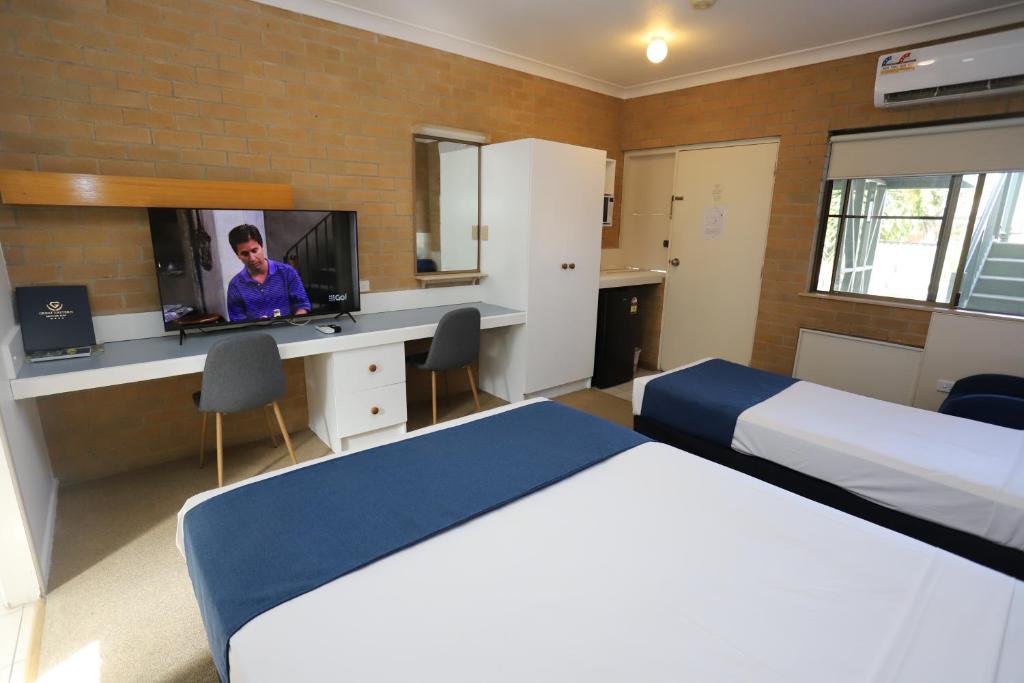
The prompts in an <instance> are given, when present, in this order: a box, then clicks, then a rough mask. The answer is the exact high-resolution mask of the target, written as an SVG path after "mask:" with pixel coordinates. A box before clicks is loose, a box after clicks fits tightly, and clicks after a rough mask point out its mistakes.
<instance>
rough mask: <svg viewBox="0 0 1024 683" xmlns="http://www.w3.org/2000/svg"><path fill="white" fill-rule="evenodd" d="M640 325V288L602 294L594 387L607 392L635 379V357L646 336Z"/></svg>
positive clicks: (598, 310)
mask: <svg viewBox="0 0 1024 683" xmlns="http://www.w3.org/2000/svg"><path fill="white" fill-rule="evenodd" d="M640 321H641V318H640V288H639V287H615V288H613V289H602V290H601V293H600V294H599V295H598V299H597V340H596V345H595V348H594V378H593V379H592V380H591V385H592V386H594V387H597V388H598V389H605V388H607V387H613V386H615V385H617V384H623V383H625V382H629V381H630V380H632V379H633V364H634V357H635V353H636V350H637V349H638V348H639V347H640V339H641V336H642V334H643V328H642V326H641V322H640Z"/></svg>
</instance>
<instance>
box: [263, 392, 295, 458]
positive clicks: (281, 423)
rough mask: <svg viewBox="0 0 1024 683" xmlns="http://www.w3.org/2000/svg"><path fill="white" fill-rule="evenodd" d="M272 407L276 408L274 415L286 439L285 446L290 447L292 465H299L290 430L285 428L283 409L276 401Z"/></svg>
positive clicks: (289, 453)
mask: <svg viewBox="0 0 1024 683" xmlns="http://www.w3.org/2000/svg"><path fill="white" fill-rule="evenodd" d="M270 405H272V406H274V415H276V416H277V426H278V427H280V428H281V436H282V437H284V445H285V446H287V447H288V455H290V456H292V464H293V465H298V464H299V461H298V460H296V459H295V451H293V450H292V440H291V439H290V438H288V429H287V428H286V427H285V426H284V417H283V416H282V415H281V407H280V406H279V405H277V401H274V402H273V403H271V404H270Z"/></svg>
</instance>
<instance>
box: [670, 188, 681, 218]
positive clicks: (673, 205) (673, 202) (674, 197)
mask: <svg viewBox="0 0 1024 683" xmlns="http://www.w3.org/2000/svg"><path fill="white" fill-rule="evenodd" d="M681 201H683V195H681V194H674V195H672V199H671V200H670V201H669V203H668V219H669V220H672V214H673V213H674V212H675V210H676V202H681Z"/></svg>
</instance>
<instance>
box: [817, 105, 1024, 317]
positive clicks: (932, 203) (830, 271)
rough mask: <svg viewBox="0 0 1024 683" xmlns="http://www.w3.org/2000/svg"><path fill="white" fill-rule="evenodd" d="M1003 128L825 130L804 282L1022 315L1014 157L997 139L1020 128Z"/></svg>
mask: <svg viewBox="0 0 1024 683" xmlns="http://www.w3.org/2000/svg"><path fill="white" fill-rule="evenodd" d="M1003 126H1004V127H1003V128H995V129H993V128H992V127H991V126H990V127H984V128H982V129H981V130H977V129H973V128H967V133H964V129H963V128H962V127H954V126H947V127H942V128H943V130H941V131H938V132H937V133H936V132H934V131H932V130H929V131H928V132H927V133H925V134H922V133H916V134H913V135H908V134H906V133H905V132H904V135H903V136H899V135H896V132H893V133H886V134H882V135H871V134H869V135H864V136H837V137H836V138H833V140H832V154H831V157H830V161H829V174H828V175H829V179H828V181H827V182H826V184H825V195H824V198H823V200H822V216H821V224H820V226H819V233H818V241H817V251H816V261H815V267H816V268H815V274H814V279H813V283H814V284H813V287H814V289H815V290H816V291H818V292H825V293H830V294H836V295H840V296H856V297H867V298H878V299H882V300H894V301H904V302H920V303H927V304H931V305H935V306H945V307H950V308H963V309H970V310H976V311H989V312H995V313H1006V314H1011V315H1020V316H1024V191H1022V181H1024V170H1021V169H1024V157H1022V156H1020V154H1019V151H1018V150H1017V149H1016V146H1017V145H1019V143H1018V142H1016V141H1014V142H1012V143H1010V144H1009V151H1007V149H1008V148H1007V146H1006V145H1005V144H1002V143H1001V142H1000V141H999V134H1002V133H1007V132H1009V133H1013V134H1019V133H1021V132H1024V128H1021V127H1019V126H1017V127H1014V126H1007V125H1006V124H1003ZM951 129H952V131H953V135H952V137H950V135H949V133H950V130H951ZM964 135H969V136H973V137H963V136H964ZM957 136H961V137H959V138H957ZM984 136H988V137H989V138H991V140H987V139H986V137H984ZM951 142H952V143H956V144H954V146H953V147H951V148H949V149H946V150H945V151H943V150H944V147H943V145H942V143H951ZM837 143H838V144H837ZM937 147H938V149H937ZM979 149H980V150H981V152H983V153H985V154H988V157H986V158H984V159H971V158H970V157H971V155H972V153H975V152H977V151H978V150H979ZM1000 154H1002V155H1003V156H1005V157H1011V159H1010V160H1007V159H999V158H997V157H998V156H999V155H1000ZM958 157H964V158H958ZM1014 164H1015V165H1014ZM957 165H959V166H960V167H961V168H959V169H956V170H957V172H950V171H951V170H953V169H954V168H955V167H956V166H957ZM924 167H928V168H931V169H935V170H936V172H935V173H922V172H920V171H921V170H922V169H923V168H924ZM986 167H987V168H989V169H991V168H997V169H1001V170H998V171H987V172H966V171H965V170H964V169H972V168H974V169H977V168H986ZM872 170H882V171H889V172H883V173H878V174H872V173H869V172H868V171H872ZM891 171H899V172H898V173H892V172H891ZM938 171H942V172H938Z"/></svg>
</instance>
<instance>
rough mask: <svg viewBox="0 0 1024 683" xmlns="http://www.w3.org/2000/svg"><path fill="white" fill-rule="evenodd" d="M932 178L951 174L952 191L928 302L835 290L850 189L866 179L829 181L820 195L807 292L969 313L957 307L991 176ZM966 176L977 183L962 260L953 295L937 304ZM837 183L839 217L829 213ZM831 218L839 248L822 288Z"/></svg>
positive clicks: (954, 174) (935, 218)
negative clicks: (835, 221)
mask: <svg viewBox="0 0 1024 683" xmlns="http://www.w3.org/2000/svg"><path fill="white" fill-rule="evenodd" d="M930 175H940V176H941V175H949V176H950V182H949V192H948V194H947V196H946V205H945V208H944V210H943V214H942V216H941V223H940V225H939V235H938V241H937V242H936V248H935V256H934V258H933V260H932V269H931V274H930V277H929V280H928V290H927V295H926V298H925V299H911V298H905V297H891V296H883V295H879V294H867V293H860V292H844V291H841V290H837V289H836V275H837V271H836V269H837V268H838V267H839V263H840V259H839V256H840V249H841V248H842V245H843V237H844V236H845V232H846V222H847V220H848V219H849V218H850V217H851V216H849V215H847V213H846V212H847V209H848V206H849V200H850V188H851V186H852V185H853V181H855V180H866V179H867V178H826V179H825V182H824V186H823V190H822V193H821V203H820V206H821V210H820V211H819V214H818V226H817V229H816V231H815V247H814V252H813V254H814V256H813V258H814V262H813V267H812V269H811V279H810V282H809V287H808V293H809V294H816V295H827V296H834V297H841V298H845V299H850V300H851V301H857V300H864V299H867V300H870V301H873V302H878V303H898V304H910V305H915V306H926V307H930V308H940V309H947V310H968V309H961V308H958V305H959V303H960V287H961V284H962V280H963V275H964V267H965V266H966V261H967V256H968V251H969V246H970V244H971V239H972V238H973V236H974V228H975V222H976V220H977V216H978V208H979V206H980V203H981V196H982V193H983V191H984V189H985V178H986V176H987V175H988V174H987V173H985V172H978V173H935V174H930ZM965 175H968V176H970V175H977V176H978V184H977V188H976V189H975V192H974V198H973V201H972V205H971V212H970V214H969V216H968V219H967V225H966V226H965V228H964V242H963V244H964V246H963V249H962V250H961V253H960V260H959V262H958V263H957V269H956V274H955V275H954V280H953V290H952V296H951V297H950V301H949V302H942V301H938V300H937V298H938V287H939V283H940V281H941V280H942V266H943V265H944V263H945V260H946V253H947V252H948V250H949V242H950V236H951V234H952V229H953V220H954V218H955V216H956V209H957V206H958V203H959V200H960V191H961V188H962V185H963V177H964V176H965ZM877 177H878V178H912V177H925V176H923V175H907V176H877ZM836 183H842V184H843V198H842V202H841V206H840V209H839V213H838V214H833V213H831V212H830V209H831V206H832V192H833V188H834V187H836ZM831 218H837V219H839V225H838V227H837V232H836V248H835V253H834V254H833V257H832V259H833V260H832V276H831V278H829V283H828V289H827V290H824V289H820V288H819V286H818V282H819V280H820V279H821V268H822V258H823V256H824V253H825V243H826V237H827V234H828V222H829V219H831ZM901 218H915V219H923V220H939V219H940V217H939V216H914V217H909V216H901Z"/></svg>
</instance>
